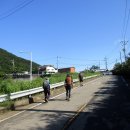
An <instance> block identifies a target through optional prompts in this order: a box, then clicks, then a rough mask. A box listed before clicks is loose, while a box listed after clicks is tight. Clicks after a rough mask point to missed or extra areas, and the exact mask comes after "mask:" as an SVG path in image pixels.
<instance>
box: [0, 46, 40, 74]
mask: <svg viewBox="0 0 130 130" xmlns="http://www.w3.org/2000/svg"><path fill="white" fill-rule="evenodd" d="M39 66H41V65H39V64H37V63H35V62H32V72H33V73H37V72H38V67H39ZM23 71H28V72H29V71H30V60H26V59H24V58H21V57H18V56H16V55H14V54H12V53H10V52H8V51H6V50H4V49H2V48H0V73H7V74H9V73H12V72H18V73H21V72H23Z"/></svg>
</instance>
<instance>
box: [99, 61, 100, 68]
mask: <svg viewBox="0 0 130 130" xmlns="http://www.w3.org/2000/svg"><path fill="white" fill-rule="evenodd" d="M99 69H100V61H99Z"/></svg>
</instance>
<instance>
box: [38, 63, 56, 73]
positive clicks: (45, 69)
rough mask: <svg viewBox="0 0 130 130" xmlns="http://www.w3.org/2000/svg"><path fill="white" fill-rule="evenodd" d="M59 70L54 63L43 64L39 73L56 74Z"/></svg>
mask: <svg viewBox="0 0 130 130" xmlns="http://www.w3.org/2000/svg"><path fill="white" fill-rule="evenodd" d="M57 72H58V71H57V69H56V68H55V67H54V66H53V65H43V66H40V67H39V73H41V74H42V75H46V74H55V73H57Z"/></svg>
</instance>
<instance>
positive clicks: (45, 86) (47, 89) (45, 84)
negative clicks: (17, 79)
mask: <svg viewBox="0 0 130 130" xmlns="http://www.w3.org/2000/svg"><path fill="white" fill-rule="evenodd" d="M43 90H44V96H45V102H48V99H49V97H50V81H49V79H48V78H45V80H44V82H43Z"/></svg>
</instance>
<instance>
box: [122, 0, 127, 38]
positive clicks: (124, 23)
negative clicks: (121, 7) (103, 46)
mask: <svg viewBox="0 0 130 130" xmlns="http://www.w3.org/2000/svg"><path fill="white" fill-rule="evenodd" d="M126 14H127V0H126V4H125V15H124V19H123V29H122V37H123V38H124V31H125V26H126Z"/></svg>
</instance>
